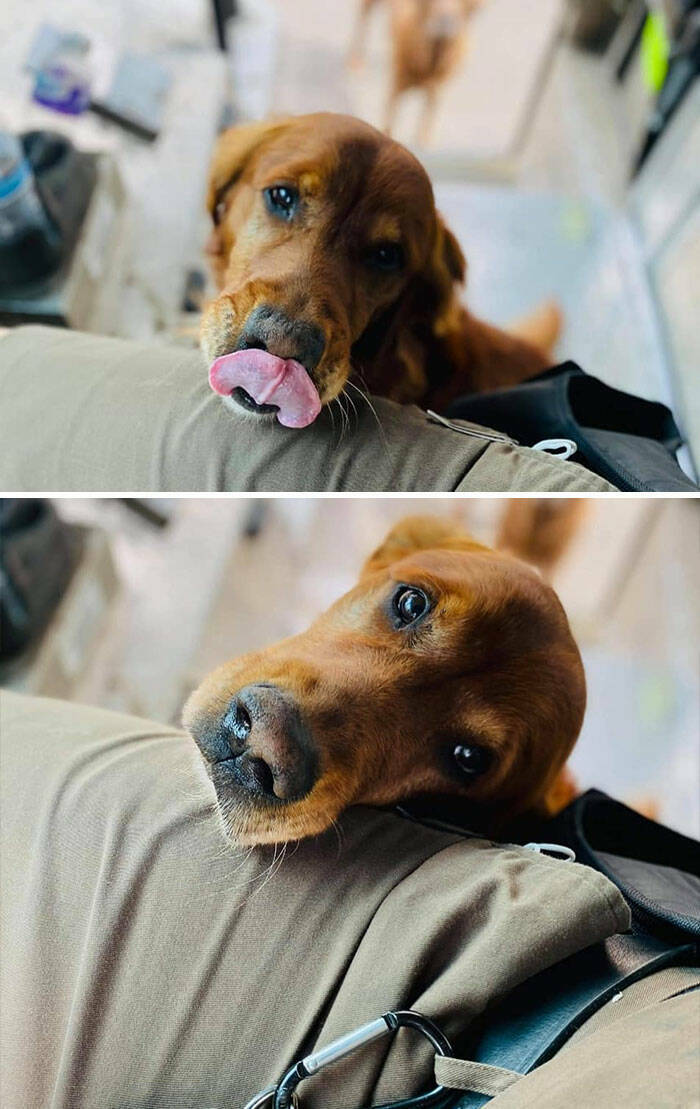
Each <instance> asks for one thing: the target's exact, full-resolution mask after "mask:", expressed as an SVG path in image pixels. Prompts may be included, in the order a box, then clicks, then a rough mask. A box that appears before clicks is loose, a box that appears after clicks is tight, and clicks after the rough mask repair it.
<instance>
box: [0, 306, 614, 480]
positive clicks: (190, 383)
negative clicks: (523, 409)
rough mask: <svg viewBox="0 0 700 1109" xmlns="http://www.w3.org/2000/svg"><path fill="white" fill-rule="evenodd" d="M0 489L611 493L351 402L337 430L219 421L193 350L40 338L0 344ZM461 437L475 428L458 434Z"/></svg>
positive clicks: (386, 406)
mask: <svg viewBox="0 0 700 1109" xmlns="http://www.w3.org/2000/svg"><path fill="white" fill-rule="evenodd" d="M0 396H1V397H2V403H1V404H0V442H1V443H2V451H1V452H0V488H1V489H5V490H13V491H23V492H28V493H31V492H38V491H44V492H65V493H67V492H71V491H85V492H91V491H94V492H105V493H108V492H112V493H126V492H149V493H155V492H183V493H184V492H201V493H207V492H238V491H248V492H250V491H257V492H265V491H267V492H293V491H305V492H313V491H319V490H321V491H323V490H337V491H343V492H365V491H367V492H373V491H386V490H388V491H397V492H411V491H423V492H433V491H445V492H449V491H453V490H454V491H459V492H466V491H472V492H523V491H525V492H570V493H591V492H593V493H596V492H612V491H613V487H612V486H611V485H609V484H608V483H607V482H605V481H603V480H602V478H598V477H596V476H595V475H594V474H591V473H590V472H589V471H587V470H585V469H583V468H582V467H580V466H577V465H575V464H574V463H571V462H562V461H561V460H559V459H556V458H552V457H551V456H549V455H546V454H543V453H542V452H541V451H533V450H530V449H529V448H526V447H516V446H512V445H510V444H507V443H502V442H498V443H494V442H490V441H489V440H488V439H484V438H483V437H475V436H472V435H465V434H462V433H460V432H459V431H454V430H452V429H450V428H445V427H442V426H440V425H436V424H434V423H431V422H430V421H429V420H428V417H427V416H426V414H425V413H424V412H421V411H420V410H419V409H418V408H413V407H400V406H398V405H396V404H393V403H391V402H390V401H386V400H381V399H378V398H375V399H374V401H373V404H374V409H375V411H374V412H373V411H372V410H371V409H370V407H369V406H368V405H367V404H365V403H363V402H362V401H361V400H360V399H359V398H357V399H356V407H357V413H356V415H355V414H353V413H352V412H351V414H350V423H349V427H348V428H347V429H346V430H345V432H344V433H342V429H341V427H340V421H339V417H338V414H336V415H335V426H334V424H333V421H332V417H331V415H330V412H329V411H328V410H324V412H323V413H322V414H321V416H320V417H319V418H318V420H317V421H316V423H314V424H313V425H312V426H311V427H310V428H305V429H304V430H303V431H290V430H289V429H288V428H283V427H281V426H280V424H278V423H277V422H274V423H272V424H270V425H269V426H265V427H263V428H261V427H260V425H259V423H258V422H257V421H256V420H255V419H254V418H251V417H244V416H238V415H235V414H234V413H232V412H231V411H229V410H228V409H227V408H226V407H225V406H224V405H223V403H222V401H221V399H220V398H218V397H216V396H215V395H214V394H213V393H212V392H211V390H210V389H209V386H208V384H207V373H206V367H205V365H204V362H203V360H202V356H201V354H200V353H199V352H198V351H190V350H182V349H181V348H178V347H167V346H163V345H157V344H148V345H147V344H144V343H134V342H127V341H125V340H120V339H109V338H104V337H99V336H94V335H83V334H79V333H76V332H68V331H61V330H58V329H56V328H46V327H34V326H32V327H20V328H17V329H16V330H14V331H11V332H9V333H8V334H7V335H6V336H5V337H4V338H2V339H0ZM462 426H463V427H464V428H467V429H469V428H472V429H475V430H481V431H483V429H478V428H476V427H475V425H471V424H466V423H463V424H462Z"/></svg>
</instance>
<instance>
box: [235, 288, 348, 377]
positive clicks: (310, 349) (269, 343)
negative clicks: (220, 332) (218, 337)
mask: <svg viewBox="0 0 700 1109" xmlns="http://www.w3.org/2000/svg"><path fill="white" fill-rule="evenodd" d="M325 346H326V339H325V336H324V334H323V332H322V331H321V329H320V327H316V325H315V324H312V323H306V322H305V321H304V320H293V319H290V318H289V316H286V315H285V313H284V312H282V311H280V309H278V308H273V307H272V306H271V305H269V304H261V305H259V306H258V307H257V308H254V309H253V311H252V312H251V313H250V315H249V316H248V319H247V320H246V323H245V326H244V328H243V331H242V332H241V334H240V336H239V339H238V343H237V344H236V349H237V350H248V349H250V348H252V347H257V348H258V349H260V350H267V351H269V352H270V354H276V355H277V357H278V358H293V359H294V360H295V361H296V362H300V363H301V365H302V366H303V367H304V369H305V370H306V371H307V372H308V373H311V371H312V370H314V369H315V368H316V366H317V365H318V364H319V362H320V361H321V356H322V354H323V351H324V349H325Z"/></svg>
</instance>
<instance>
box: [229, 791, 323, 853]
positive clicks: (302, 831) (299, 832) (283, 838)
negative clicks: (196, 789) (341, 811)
mask: <svg viewBox="0 0 700 1109" xmlns="http://www.w3.org/2000/svg"><path fill="white" fill-rule="evenodd" d="M214 788H215V790H216V801H217V806H216V807H217V810H218V815H219V820H220V821H221V826H222V828H223V830H224V833H225V835H226V838H227V839H229V840H230V841H231V842H232V843H234V844H235V845H236V846H237V847H262V846H265V845H272V844H284V843H296V842H297V841H298V840H300V839H306V838H307V837H308V836H316V835H320V834H321V833H323V832H325V831H327V830H328V829H329V828H330V827H331V825H332V823H333V820H334V815H332V814H327V815H325V816H324V814H322V813H318V812H309V811H305V806H304V805H303V803H301V802H300V803H297V804H289V805H280V807H279V808H276V807H275V806H273V805H270V806H269V807H268V806H267V805H265V804H264V803H263V804H256V803H255V802H254V801H251V800H250V798H249V797H246V796H244V795H241V794H238V793H235V792H233V791H232V790H230V789H226V790H222V791H220V790H219V789H217V788H216V785H215V787H214ZM335 815H337V814H335Z"/></svg>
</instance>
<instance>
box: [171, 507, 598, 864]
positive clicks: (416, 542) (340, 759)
mask: <svg viewBox="0 0 700 1109" xmlns="http://www.w3.org/2000/svg"><path fill="white" fill-rule="evenodd" d="M584 704H585V683H584V676H583V668H582V664H581V659H580V656H579V653H578V649H577V647H576V644H575V643H574V640H573V638H572V635H571V632H570V630H569V626H568V622H567V619H566V616H565V614H564V612H563V610H562V608H561V605H560V603H559V601H558V600H557V598H556V596H555V594H554V592H553V591H552V590H551V589H550V588H549V586H547V585H546V584H545V583H544V582H543V581H542V580H541V578H540V577H539V576H538V575H537V574H536V573H535V572H534V571H532V570H530V569H529V568H528V567H526V566H525V565H524V564H522V563H519V562H517V561H516V560H514V559H511V558H509V557H507V556H505V555H499V554H497V553H495V552H494V551H492V550H489V549H488V548H486V547H482V546H480V545H479V544H477V543H474V542H472V541H471V540H470V539H469V538H468V537H465V536H464V535H462V534H461V533H459V532H457V531H455V530H454V529H453V528H451V527H450V526H449V525H446V524H445V522H444V521H442V520H439V519H432V518H422V517H417V518H410V519H408V520H406V521H404V522H403V523H402V524H400V525H398V527H396V528H394V530H393V531H392V532H391V533H390V534H389V536H388V537H387V539H386V541H385V542H384V544H383V545H382V546H381V547H380V548H379V549H378V550H377V551H375V552H374V554H373V555H371V557H370V558H369V559H368V561H367V562H366V564H365V566H364V568H363V570H362V573H361V576H360V580H359V582H358V584H357V585H356V586H355V588H354V589H351V590H350V592H349V593H347V594H346V595H345V596H343V597H342V598H341V599H340V600H339V601H337V602H336V603H335V604H334V605H333V606H332V607H331V608H330V609H329V610H328V611H327V612H325V613H324V614H323V615H322V616H320V617H319V618H318V619H317V620H316V621H315V622H314V623H313V624H312V625H311V627H310V628H309V629H308V630H307V631H305V632H303V633H302V634H301V635H297V636H294V637H293V638H291V639H287V640H284V641H283V642H281V643H278V644H275V645H274V646H272V647H269V648H267V649H266V650H262V651H256V652H253V653H252V654H249V655H245V656H243V657H242V658H239V659H236V660H234V661H233V662H229V663H226V664H225V665H224V666H222V667H220V668H219V669H218V670H216V671H214V672H213V673H212V674H211V675H210V676H209V677H208V678H206V679H205V681H204V682H203V683H202V684H201V686H200V687H199V688H198V689H197V690H196V691H195V692H194V693H193V694H192V696H191V697H190V699H189V701H188V702H187V705H186V706H185V712H184V722H185V725H186V727H187V728H188V729H189V730H190V732H191V734H192V736H193V738H194V740H195V742H196V743H197V745H198V747H199V749H200V751H201V753H202V755H203V756H204V760H205V764H206V768H207V770H208V773H209V775H210V777H211V779H212V782H213V784H214V787H215V789H216V793H217V798H218V802H219V808H220V811H221V813H222V816H223V818H224V821H225V823H226V826H227V829H228V831H229V834H230V835H231V836H232V837H233V838H235V839H236V840H237V841H238V842H240V843H244V844H258V843H279V842H283V841H287V840H296V839H300V838H302V837H304V836H307V835H313V834H317V833H319V832H322V831H324V830H325V829H327V828H328V827H330V825H331V824H332V823H333V821H334V820H335V819H336V818H337V817H338V816H339V814H340V813H341V812H342V811H343V810H344V809H345V808H347V807H348V806H350V805H357V804H365V805H379V806H385V805H392V804H395V803H397V802H400V801H403V800H406V799H408V798H412V797H423V796H434V795H440V796H443V797H445V796H449V797H451V798H452V799H453V801H457V802H458V803H459V804H460V805H463V806H464V812H465V814H468V815H469V818H470V820H472V821H477V822H478V825H479V827H480V829H481V830H483V831H487V832H489V831H494V830H497V829H498V827H500V826H504V825H507V824H509V823H511V822H512V821H513V820H514V819H515V818H516V817H517V816H518V815H520V814H522V813H525V812H530V811H537V810H538V809H543V808H544V807H545V798H546V795H547V791H548V789H549V788H550V787H551V785H552V783H553V782H554V779H555V778H556V776H557V774H558V772H559V771H560V769H561V767H562V766H563V764H564V762H565V760H566V758H567V756H568V754H569V752H570V750H571V748H572V746H573V744H574V742H575V740H576V737H577V735H578V732H579V729H580V726H581V722H582V717H583V710H584Z"/></svg>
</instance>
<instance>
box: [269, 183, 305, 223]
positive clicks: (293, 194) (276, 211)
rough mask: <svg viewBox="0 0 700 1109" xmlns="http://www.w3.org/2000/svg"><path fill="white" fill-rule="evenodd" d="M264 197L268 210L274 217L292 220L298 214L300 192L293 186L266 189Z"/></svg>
mask: <svg viewBox="0 0 700 1109" xmlns="http://www.w3.org/2000/svg"><path fill="white" fill-rule="evenodd" d="M263 195H264V197H265V203H266V204H267V209H268V211H269V212H271V213H272V215H273V216H278V217H279V218H280V219H284V220H290V219H291V218H292V216H293V215H294V213H295V212H296V209H297V204H298V203H299V192H298V190H297V189H294V188H292V186H291V185H273V186H272V187H271V188H269V189H265V190H264V194H263Z"/></svg>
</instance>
